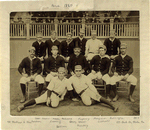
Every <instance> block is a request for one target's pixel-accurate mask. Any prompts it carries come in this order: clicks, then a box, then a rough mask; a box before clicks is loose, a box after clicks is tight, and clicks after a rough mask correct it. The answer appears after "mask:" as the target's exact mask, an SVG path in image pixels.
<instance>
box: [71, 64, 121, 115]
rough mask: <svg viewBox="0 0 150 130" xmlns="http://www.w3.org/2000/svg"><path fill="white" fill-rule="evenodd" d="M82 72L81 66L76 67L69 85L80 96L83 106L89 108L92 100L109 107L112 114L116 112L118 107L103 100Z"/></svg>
mask: <svg viewBox="0 0 150 130" xmlns="http://www.w3.org/2000/svg"><path fill="white" fill-rule="evenodd" d="M82 71H83V70H82V66H81V65H76V66H75V71H74V72H75V75H73V76H72V77H70V78H69V81H70V84H72V85H73V87H74V89H75V91H76V92H77V93H78V94H79V95H80V97H81V99H82V102H83V103H84V104H85V105H87V106H90V105H92V99H94V100H95V101H97V102H101V103H105V104H107V105H109V106H110V107H111V108H112V109H113V110H114V112H117V110H118V107H115V106H114V105H113V104H111V103H110V102H109V101H108V100H107V99H105V98H103V97H102V96H101V95H100V94H99V93H98V91H97V90H96V88H95V87H94V85H93V84H92V82H91V80H90V79H89V78H88V77H87V76H85V75H83V74H82Z"/></svg>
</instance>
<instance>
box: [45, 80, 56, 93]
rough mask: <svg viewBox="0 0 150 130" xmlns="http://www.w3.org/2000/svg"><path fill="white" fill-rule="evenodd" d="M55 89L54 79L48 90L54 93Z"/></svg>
mask: <svg viewBox="0 0 150 130" xmlns="http://www.w3.org/2000/svg"><path fill="white" fill-rule="evenodd" d="M54 87H55V83H54V79H52V80H51V82H50V83H49V85H48V86H47V89H48V90H50V91H52V90H53V89H54Z"/></svg>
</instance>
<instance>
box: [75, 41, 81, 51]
mask: <svg viewBox="0 0 150 130" xmlns="http://www.w3.org/2000/svg"><path fill="white" fill-rule="evenodd" d="M75 48H80V49H81V47H80V46H79V44H78V41H76V43H75V46H74V49H75Z"/></svg>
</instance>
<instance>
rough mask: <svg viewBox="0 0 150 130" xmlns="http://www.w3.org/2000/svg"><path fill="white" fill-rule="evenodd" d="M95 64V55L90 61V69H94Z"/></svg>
mask: <svg viewBox="0 0 150 130" xmlns="http://www.w3.org/2000/svg"><path fill="white" fill-rule="evenodd" d="M94 64H95V56H94V57H93V58H92V60H91V61H90V70H92V69H93V65H94Z"/></svg>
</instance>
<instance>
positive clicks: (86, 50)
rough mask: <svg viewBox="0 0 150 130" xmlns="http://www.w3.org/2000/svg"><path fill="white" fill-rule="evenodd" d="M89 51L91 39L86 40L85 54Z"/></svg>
mask: <svg viewBox="0 0 150 130" xmlns="http://www.w3.org/2000/svg"><path fill="white" fill-rule="evenodd" d="M88 53H89V41H87V42H86V46H85V56H87V55H88Z"/></svg>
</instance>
